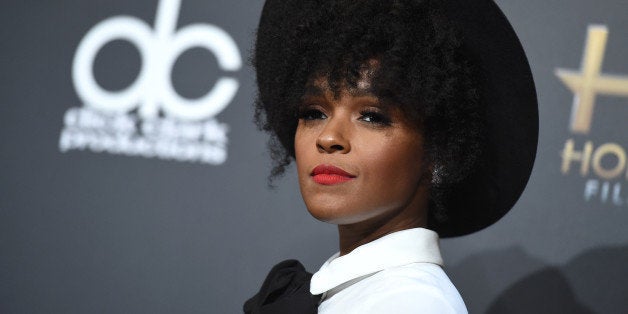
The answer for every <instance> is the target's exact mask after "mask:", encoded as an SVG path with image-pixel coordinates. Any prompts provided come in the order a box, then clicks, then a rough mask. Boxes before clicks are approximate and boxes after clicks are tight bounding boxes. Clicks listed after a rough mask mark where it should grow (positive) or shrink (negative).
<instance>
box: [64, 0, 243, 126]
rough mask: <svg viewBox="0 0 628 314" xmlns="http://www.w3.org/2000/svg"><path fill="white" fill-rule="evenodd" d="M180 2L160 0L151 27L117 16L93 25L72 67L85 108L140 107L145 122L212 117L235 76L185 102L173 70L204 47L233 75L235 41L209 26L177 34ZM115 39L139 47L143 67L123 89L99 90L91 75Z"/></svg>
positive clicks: (233, 87)
mask: <svg viewBox="0 0 628 314" xmlns="http://www.w3.org/2000/svg"><path fill="white" fill-rule="evenodd" d="M180 7H181V0H160V1H159V4H158V8H157V15H156V18H155V28H154V29H151V28H150V26H149V25H147V24H146V23H145V22H143V21H142V20H140V19H138V18H135V17H130V16H116V17H111V18H109V19H106V20H104V21H102V22H100V23H99V24H97V25H96V26H94V27H93V28H92V29H91V30H90V31H89V32H88V33H87V34H86V35H85V37H84V38H83V39H82V41H81V42H80V44H79V46H78V49H77V51H76V55H75V56H74V64H73V68H72V79H73V81H74V87H75V89H76V92H77V93H78V95H79V97H80V98H81V99H82V100H83V102H84V104H85V105H87V106H90V107H92V108H95V109H98V110H100V111H105V112H111V113H125V112H128V111H131V110H134V109H136V108H137V109H139V114H140V116H141V117H143V118H154V117H156V116H157V115H158V114H159V111H160V110H162V111H163V112H164V113H165V114H166V115H168V116H170V117H173V118H176V119H180V120H187V121H198V120H204V119H208V118H211V117H213V116H215V115H216V114H218V113H220V112H221V111H222V110H223V109H224V108H225V107H227V105H229V103H230V102H231V100H233V97H234V96H235V94H236V92H237V90H238V87H239V84H238V81H237V80H236V79H235V78H232V77H221V78H219V79H218V80H217V82H216V85H215V86H214V87H213V88H212V89H211V90H210V91H208V92H207V93H206V94H205V95H204V96H202V97H200V98H198V99H194V100H189V99H185V98H183V97H181V96H180V95H179V94H178V93H177V92H176V91H175V90H174V87H173V86H172V84H171V79H170V77H171V72H172V67H173V65H174V64H175V62H176V60H177V58H179V56H180V55H181V54H182V53H183V52H184V51H186V50H188V49H190V48H197V47H199V48H203V49H207V50H208V51H210V52H211V53H213V54H214V55H215V56H216V59H217V61H218V66H219V67H220V69H221V70H223V71H237V70H239V69H240V68H241V67H242V59H241V56H240V52H239V50H238V47H237V46H236V44H235V42H234V41H233V39H232V38H231V37H230V36H229V34H227V33H226V32H225V31H223V30H222V29H220V28H218V27H216V26H213V25H209V24H194V25H188V26H186V27H183V28H181V29H179V30H178V31H176V32H175V30H176V25H177V17H178V15H179V9H180ZM113 40H126V41H128V42H130V43H131V44H133V45H135V47H136V48H137V49H138V51H139V53H140V56H141V60H142V66H141V69H140V73H139V75H138V77H137V79H136V80H135V81H134V82H133V83H132V84H131V85H130V86H128V87H126V88H125V89H123V90H121V91H116V92H111V91H107V90H105V89H103V88H102V87H101V86H100V85H98V83H97V82H96V80H95V79H94V74H93V64H94V59H95V58H96V55H97V54H98V51H100V49H101V48H102V47H103V46H104V45H105V44H107V43H109V42H111V41H113Z"/></svg>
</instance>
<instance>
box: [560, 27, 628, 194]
mask: <svg viewBox="0 0 628 314" xmlns="http://www.w3.org/2000/svg"><path fill="white" fill-rule="evenodd" d="M607 38H608V29H607V28H606V26H603V25H591V26H589V29H588V34H587V41H586V45H585V49H584V56H583V60H582V66H581V69H580V71H573V70H565V69H557V70H556V72H555V73H556V76H558V77H559V78H560V80H561V81H562V82H563V83H564V84H565V86H566V87H567V88H569V89H570V90H571V91H572V92H573V93H574V99H573V105H572V112H571V121H570V124H569V129H570V131H571V133H573V138H570V139H568V140H567V141H566V142H565V146H564V148H563V150H562V153H561V157H562V163H561V172H562V173H563V174H564V175H568V174H570V173H573V172H576V173H578V174H579V175H580V176H581V177H582V178H585V179H586V181H585V183H584V192H583V197H584V199H585V201H587V202H590V201H598V202H600V203H602V204H611V205H614V206H628V197H627V196H626V195H624V194H625V192H624V193H622V183H625V182H626V181H628V167H627V163H626V162H627V160H626V159H627V158H626V149H624V148H623V147H622V146H621V144H619V143H614V142H609V143H602V144H598V145H595V144H594V142H593V140H592V139H590V138H589V133H590V131H591V128H592V123H591V122H592V119H593V113H594V111H595V109H597V108H596V106H595V100H596V97H597V96H599V95H609V96H619V97H628V76H623V75H609V74H604V73H602V64H603V61H604V52H605V49H606V42H607ZM600 110H604V108H602V109H600ZM613 127H616V128H617V127H619V128H620V129H619V130H618V131H619V132H625V130H626V125H625V124H624V125H613ZM583 137H584V138H583ZM622 139H623V138H622ZM605 161H606V162H605Z"/></svg>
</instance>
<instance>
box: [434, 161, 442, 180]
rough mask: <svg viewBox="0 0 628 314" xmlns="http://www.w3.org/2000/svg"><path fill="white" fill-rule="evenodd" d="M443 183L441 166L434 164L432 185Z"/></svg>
mask: <svg viewBox="0 0 628 314" xmlns="http://www.w3.org/2000/svg"><path fill="white" fill-rule="evenodd" d="M441 183H443V166H442V165H438V164H435V165H434V167H433V168H432V185H439V184H441Z"/></svg>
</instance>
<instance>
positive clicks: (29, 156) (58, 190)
mask: <svg viewBox="0 0 628 314" xmlns="http://www.w3.org/2000/svg"><path fill="white" fill-rule="evenodd" d="M498 3H499V4H500V5H501V7H502V9H503V10H504V12H505V13H506V15H507V16H508V17H509V18H510V19H511V22H512V24H513V26H514V27H515V29H516V30H517V32H518V33H519V36H520V38H521V40H522V42H523V45H524V46H525V49H526V51H527V53H528V55H529V59H530V63H531V66H532V70H533V73H534V75H535V79H536V82H537V88H538V95H539V100H540V122H541V130H540V134H541V137H540V142H539V154H538V159H537V162H536V165H535V168H534V172H533V175H532V178H531V180H530V183H529V185H528V188H527V190H526V192H525V193H524V194H523V196H522V198H521V200H520V201H519V203H518V204H517V205H516V207H515V208H514V209H513V210H512V211H511V212H510V213H509V214H508V215H507V216H506V217H505V218H504V219H503V220H501V221H500V222H499V223H498V224H496V225H494V226H492V227H490V228H488V229H486V230H484V231H482V232H479V233H476V234H473V235H470V236H466V237H462V238H456V239H447V240H443V241H442V247H443V253H444V256H445V260H446V264H447V265H446V268H447V272H448V273H449V274H450V276H451V278H452V280H453V281H454V283H455V284H456V285H457V287H458V288H459V289H460V291H461V293H462V295H463V297H464V299H465V301H466V303H467V305H468V307H469V310H470V311H471V312H472V313H493V314H497V313H604V314H607V313H626V312H627V311H628V297H627V296H628V287H627V283H628V227H627V226H628V161H627V151H628V136H627V132H628V100H627V98H628V58H626V56H628V2H626V1H625V0H604V1H585V0H551V1H548V0H528V1H506V0H498ZM262 4H263V3H262V1H261V0H258V1H249V0H211V1H201V0H143V1H122V0H110V1H96V0H94V1H76V0H74V1H70V0H68V1H62V2H58V1H57V2H42V1H8V2H5V3H4V4H3V5H2V9H1V10H0V42H1V50H0V312H2V313H238V312H240V311H241V305H242V303H243V301H244V300H245V299H247V298H248V297H250V296H251V295H253V294H254V293H255V292H256V290H257V289H258V288H259V286H260V284H261V282H262V280H263V278H264V276H265V274H266V273H267V271H268V270H269V268H270V267H271V266H272V265H274V264H275V263H277V262H279V261H280V260H283V259H287V258H297V259H299V260H301V261H302V262H303V263H304V264H305V266H306V267H307V268H308V269H309V270H310V271H316V270H317V269H318V267H319V266H320V264H321V263H322V262H323V261H324V260H325V259H326V258H327V257H328V256H330V255H331V254H333V253H334V252H335V251H336V250H337V243H336V241H337V240H336V237H337V235H336V231H335V228H334V227H333V226H329V225H325V224H323V223H320V222H317V221H316V220H314V219H313V218H311V217H309V215H308V214H307V213H306V210H305V208H304V205H303V204H302V201H301V199H300V196H299V193H298V187H297V182H296V180H295V178H294V176H295V174H294V171H293V170H290V171H288V173H287V174H286V176H285V178H283V179H281V180H279V181H277V184H276V185H277V187H276V188H275V189H274V190H272V189H268V188H267V181H266V180H267V175H268V173H269V167H270V160H269V157H268V154H267V151H266V147H265V141H266V139H267V137H266V135H264V134H261V133H260V132H258V131H257V130H256V128H255V127H254V125H253V123H252V116H253V113H252V105H251V104H252V99H253V96H254V81H253V75H252V71H251V68H250V66H249V62H248V58H249V55H250V49H251V43H252V39H253V35H254V32H255V26H256V24H257V21H258V19H259V14H260V11H261V7H262Z"/></svg>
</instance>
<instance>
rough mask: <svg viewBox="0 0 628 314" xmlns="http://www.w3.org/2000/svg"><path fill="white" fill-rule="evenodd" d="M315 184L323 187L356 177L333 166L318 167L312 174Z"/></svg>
mask: <svg viewBox="0 0 628 314" xmlns="http://www.w3.org/2000/svg"><path fill="white" fill-rule="evenodd" d="M310 175H311V176H312V179H313V180H314V182H316V183H318V184H322V185H334V184H339V183H343V182H347V181H349V180H352V179H354V178H355V176H354V175H352V174H350V173H348V172H346V171H344V170H342V169H340V168H338V167H334V166H331V165H318V166H316V168H314V170H312V173H311V174H310Z"/></svg>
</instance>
